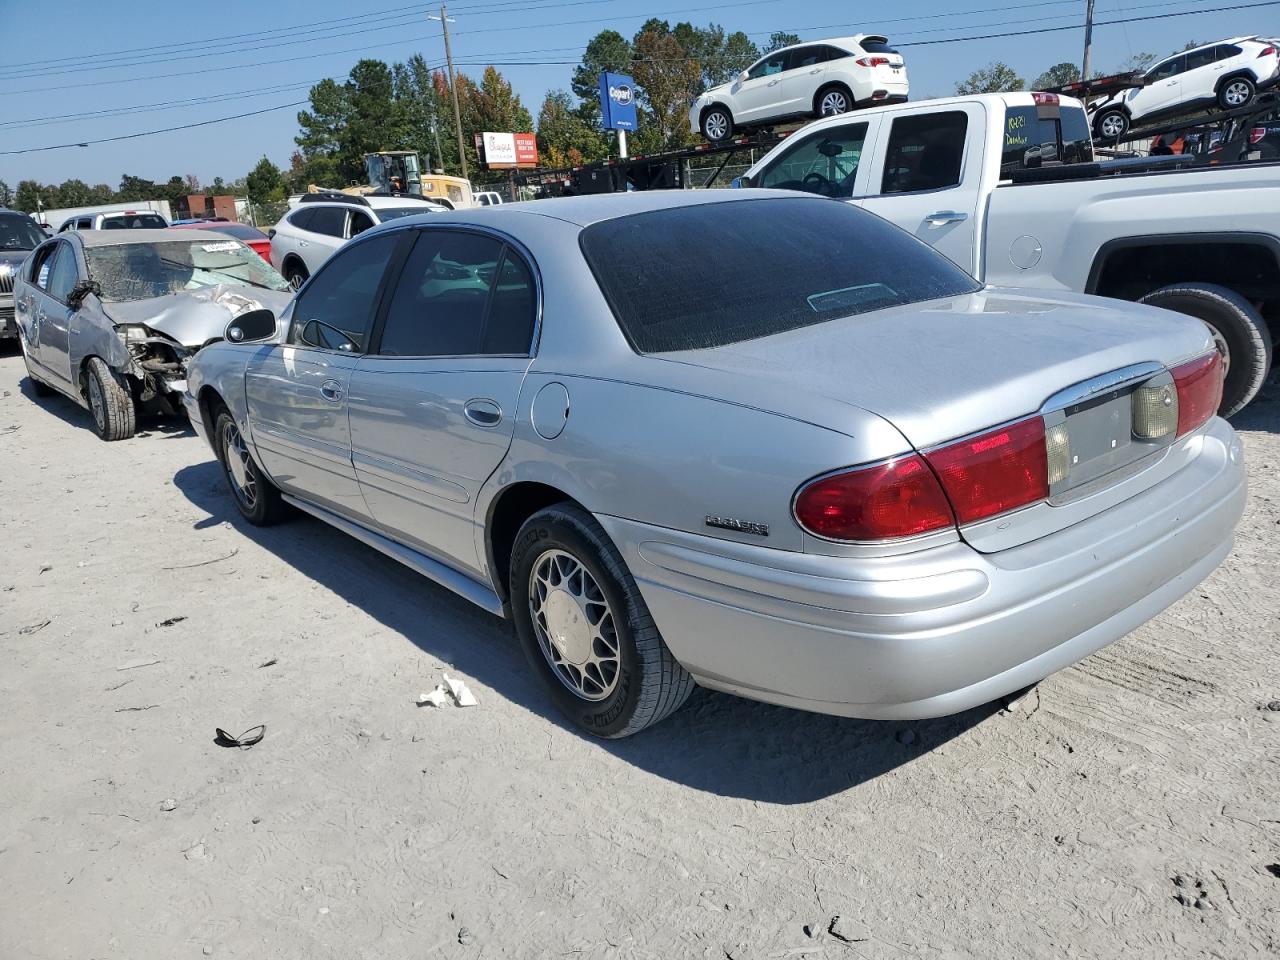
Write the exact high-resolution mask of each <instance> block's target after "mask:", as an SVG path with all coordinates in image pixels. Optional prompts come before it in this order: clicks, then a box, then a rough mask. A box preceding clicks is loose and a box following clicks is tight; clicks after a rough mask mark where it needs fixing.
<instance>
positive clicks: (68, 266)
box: [45, 244, 78, 303]
mask: <svg viewBox="0 0 1280 960" xmlns="http://www.w3.org/2000/svg"><path fill="white" fill-rule="evenodd" d="M58 246H59V250H58V255H57V256H56V257H54V260H53V269H52V270H50V271H49V285H48V286H47V287H46V288H45V289H46V290H48V292H49V296H51V297H53V298H54V299H55V300H61V301H62V302H63V303H66V302H67V299H68V298H69V297H70V296H71V288H72V287H74V286H75V285H76V280H77V279H78V277H77V275H76V274H77V271H76V255H75V251H73V250H72V249H71V248H70V247H68V246H67V245H66V244H59V245H58Z"/></svg>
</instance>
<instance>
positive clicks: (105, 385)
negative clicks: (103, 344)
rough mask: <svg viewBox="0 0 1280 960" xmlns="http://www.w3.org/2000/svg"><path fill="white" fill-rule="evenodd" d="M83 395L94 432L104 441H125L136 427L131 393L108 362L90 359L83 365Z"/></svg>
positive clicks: (97, 358)
mask: <svg viewBox="0 0 1280 960" xmlns="http://www.w3.org/2000/svg"><path fill="white" fill-rule="evenodd" d="M85 381H86V382H85V392H86V393H87V394H88V395H89V412H90V413H91V414H93V429H94V432H95V433H97V434H98V436H100V437H101V438H102V439H103V440H128V439H129V438H130V437H132V436H133V434H134V431H135V430H136V429H137V427H138V415H137V411H135V410H134V407H133V394H132V393H130V392H129V390H128V388H127V387H126V386H124V385H123V384H122V383H120V381H119V380H117V379H116V377H115V374H113V373H112V372H111V368H110V367H108V366H107V362H106V361H105V360H103V359H102V358H101V357H90V358H89V362H88V363H86V364H85Z"/></svg>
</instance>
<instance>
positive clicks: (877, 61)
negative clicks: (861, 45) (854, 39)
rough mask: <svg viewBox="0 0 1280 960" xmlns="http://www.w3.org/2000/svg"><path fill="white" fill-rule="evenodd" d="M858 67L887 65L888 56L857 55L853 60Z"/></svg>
mask: <svg viewBox="0 0 1280 960" xmlns="http://www.w3.org/2000/svg"><path fill="white" fill-rule="evenodd" d="M853 62H854V63H856V64H857V65H858V66H860V67H887V66H888V65H889V58H888V57H859V58H858V59H857V60H855V61H853Z"/></svg>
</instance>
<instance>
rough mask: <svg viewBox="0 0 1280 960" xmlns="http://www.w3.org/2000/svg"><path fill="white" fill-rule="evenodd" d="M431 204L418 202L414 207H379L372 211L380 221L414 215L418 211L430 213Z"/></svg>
mask: <svg viewBox="0 0 1280 960" xmlns="http://www.w3.org/2000/svg"><path fill="white" fill-rule="evenodd" d="M431 210H432V205H431V204H429V203H420V204H418V205H417V206H416V207H385V208H384V207H379V208H378V209H377V210H375V211H374V213H376V214H377V215H378V220H379V222H381V223H386V222H387V221H388V220H399V219H400V218H401V217H416V216H417V215H418V214H420V213H430V212H431Z"/></svg>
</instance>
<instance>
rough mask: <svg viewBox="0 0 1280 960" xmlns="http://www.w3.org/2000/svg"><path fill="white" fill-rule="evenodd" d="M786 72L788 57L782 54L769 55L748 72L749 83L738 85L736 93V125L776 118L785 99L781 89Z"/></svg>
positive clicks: (746, 81) (734, 116)
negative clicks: (780, 102)
mask: <svg viewBox="0 0 1280 960" xmlns="http://www.w3.org/2000/svg"><path fill="white" fill-rule="evenodd" d="M786 69H787V53H786V51H783V50H779V51H777V52H775V53H771V54H769V55H768V56H767V57H764V58H763V59H762V60H760V61H759V62H758V63H756V64H754V65H753V66H751V67H750V69H748V70H747V79H745V80H742V81H740V82H739V84H738V86H737V88H736V89H735V90H734V91H733V105H732V107H731V108H730V109H731V110H732V111H733V118H734V120H735V121H741V122H744V123H751V122H755V121H759V120H762V119H767V118H769V117H772V116H776V113H777V111H776V104H777V103H778V101H779V100H780V99H781V97H782V91H781V90H780V89H779V87H780V85H781V83H782V74H783V72H784V71H785V70H786Z"/></svg>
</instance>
